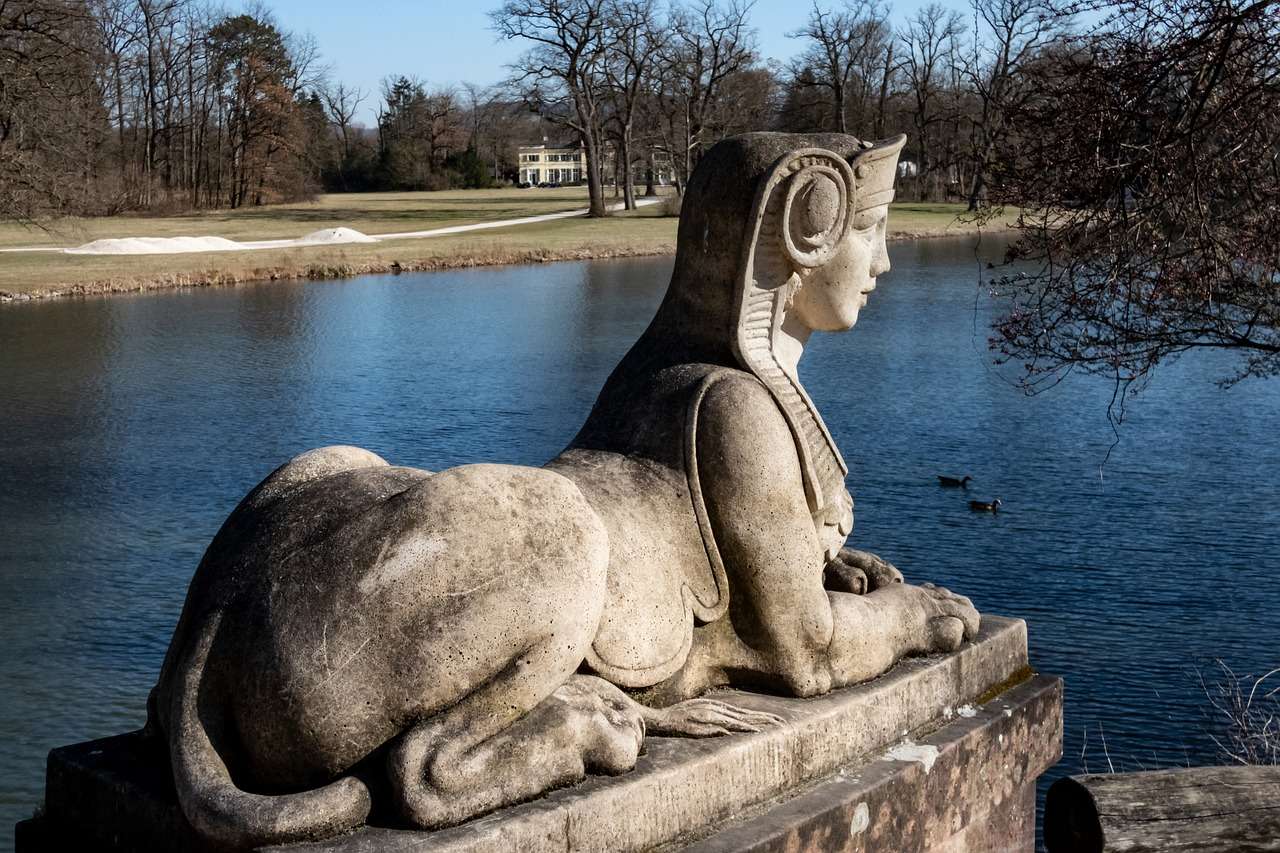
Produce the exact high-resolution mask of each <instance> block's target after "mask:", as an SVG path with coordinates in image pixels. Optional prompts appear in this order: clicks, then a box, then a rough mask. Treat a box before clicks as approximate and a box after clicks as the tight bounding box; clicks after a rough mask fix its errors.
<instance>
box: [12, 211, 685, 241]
mask: <svg viewBox="0 0 1280 853" xmlns="http://www.w3.org/2000/svg"><path fill="white" fill-rule="evenodd" d="M660 201H662V199H660V198H639V199H636V206H637V207H644V206H647V205H650V204H657V203H658V202H660ZM623 207H624V205H623V204H622V203H621V202H619V203H617V204H612V205H609V209H610V210H622V209H623ZM589 212H590V211H589V210H588V209H587V208H585V207H584V208H582V209H580V210H564V211H561V212H559V213H543V214H540V215H538V216H523V217H520V218H518V219H499V220H497V221H494V222H473V223H471V224H470V225H449V226H446V227H443V228H429V229H427V230H425V231H399V232H395V233H391V234H368V235H365V234H361V233H360V232H358V231H354V230H352V229H342V230H343V231H345V232H347V233H348V234H349V235H350V236H349V237H339V238H336V239H316V238H315V237H299V238H296V239H289V240H246V241H236V240H227V239H224V238H221V237H215V238H202V237H124V238H119V239H103V240H94V241H93V242H92V243H86V244H84V245H83V246H71V247H56V246H55V247H46V246H20V247H18V248H13V249H0V252H59V253H62V254H72V255H173V254H184V253H188V252H243V251H254V250H257V249H288V248H300V247H307V246H339V245H343V244H347V243H380V242H382V241H383V240H411V239H419V238H422V237H441V236H444V235H446V234H463V233H466V232H468V231H482V230H484V229H487V228H506V227H508V226H510V225H528V224H531V223H534V222H550V221H551V220H553V219H570V218H573V217H575V216H586V215H587V214H588V213H589ZM326 230H330V229H326ZM316 233H317V234H319V233H322V232H316ZM206 240H207V241H208V242H202V241H206Z"/></svg>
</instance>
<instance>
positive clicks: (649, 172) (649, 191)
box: [644, 149, 658, 198]
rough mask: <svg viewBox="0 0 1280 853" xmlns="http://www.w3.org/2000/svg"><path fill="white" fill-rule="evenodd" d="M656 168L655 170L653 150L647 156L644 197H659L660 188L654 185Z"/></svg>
mask: <svg viewBox="0 0 1280 853" xmlns="http://www.w3.org/2000/svg"><path fill="white" fill-rule="evenodd" d="M654 180H655V177H654V168H653V149H650V150H649V153H648V154H647V155H646V156H645V169H644V197H645V198H654V197H656V196H657V195H658V188H657V186H655V185H654Z"/></svg>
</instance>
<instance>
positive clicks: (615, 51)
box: [604, 0, 660, 210]
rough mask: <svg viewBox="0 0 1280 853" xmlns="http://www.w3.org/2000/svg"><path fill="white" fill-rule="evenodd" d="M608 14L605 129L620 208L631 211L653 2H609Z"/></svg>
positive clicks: (653, 54) (650, 58)
mask: <svg viewBox="0 0 1280 853" xmlns="http://www.w3.org/2000/svg"><path fill="white" fill-rule="evenodd" d="M608 13H609V31H610V39H609V45H608V47H609V51H608V54H607V56H606V61H605V63H604V69H605V75H606V79H607V80H608V83H609V97H610V101H611V104H610V106H611V109H610V111H609V117H608V120H607V123H606V127H607V128H608V129H609V130H610V131H611V135H612V137H613V138H614V141H615V149H616V151H617V162H618V163H619V165H620V168H621V172H622V175H621V177H622V190H623V199H624V205H625V206H626V209H627V210H635V207H636V188H635V180H634V171H633V168H634V164H635V148H634V134H635V124H636V118H637V115H638V113H639V109H640V103H641V100H642V99H643V98H644V97H645V95H646V92H647V89H648V86H649V83H650V79H651V77H652V75H653V66H654V63H655V61H656V58H657V49H658V45H659V43H660V41H659V38H660V37H659V31H658V25H657V21H656V19H655V11H654V2H653V0H612V2H611V3H610V5H609V9H608ZM650 174H652V166H650ZM650 181H652V178H650Z"/></svg>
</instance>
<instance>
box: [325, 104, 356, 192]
mask: <svg viewBox="0 0 1280 853" xmlns="http://www.w3.org/2000/svg"><path fill="white" fill-rule="evenodd" d="M320 97H321V98H322V99H323V100H324V107H325V112H326V113H327V114H328V116H329V122H330V123H331V124H332V125H333V127H334V130H335V131H336V132H337V135H338V163H337V167H338V180H339V181H340V183H341V185H342V188H343V189H347V172H348V170H349V169H350V167H351V164H352V161H353V160H354V157H353V153H354V146H355V138H356V136H355V135H356V127H355V118H356V114H357V113H358V112H359V110H360V105H361V104H362V103H364V100H365V98H366V97H368V94H367V93H366V92H364V91H363V90H362V89H360V88H359V87H352V86H347V85H346V84H344V83H333V84H330V85H328V86H324V87H322V88H321V89H320Z"/></svg>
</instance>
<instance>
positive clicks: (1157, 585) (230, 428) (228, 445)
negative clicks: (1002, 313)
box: [0, 241, 1280, 845]
mask: <svg viewBox="0 0 1280 853" xmlns="http://www.w3.org/2000/svg"><path fill="white" fill-rule="evenodd" d="M890 254H891V257H892V261H893V265H894V270H893V272H892V273H891V274H890V275H889V276H887V277H886V278H885V279H883V280H882V282H881V287H880V289H879V290H877V292H876V293H875V294H874V295H873V296H872V300H871V304H870V306H868V308H867V309H866V310H865V311H864V312H863V315H862V319H861V321H860V323H859V325H858V328H857V330H856V331H855V332H854V333H853V334H851V335H844V336H832V335H823V336H818V337H817V338H816V339H815V340H814V342H813V343H812V344H811V349H810V352H809V353H808V354H807V355H806V360H805V363H804V364H803V365H802V374H803V376H804V378H805V381H806V383H807V385H808V388H809V390H810V393H811V394H812V395H813V397H814V398H815V399H816V400H817V402H818V405H819V407H820V408H821V409H822V411H823V413H824V416H825V417H826V419H827V422H828V425H829V426H830V428H831V431H832V433H833V434H834V436H835V438H836V441H837V442H838V443H839V445H840V447H841V448H842V450H843V451H844V455H845V457H846V459H847V460H848V461H849V463H850V466H851V469H852V471H851V479H850V482H851V483H852V490H853V492H854V493H855V496H856V498H857V501H858V517H857V523H856V527H855V531H854V541H855V542H856V543H857V544H858V545H859V546H861V547H865V548H868V549H871V550H875V551H878V552H879V553H881V554H883V555H884V556H886V557H887V558H889V559H890V560H892V561H894V562H896V563H897V564H898V565H899V566H900V567H902V568H903V570H904V571H905V572H906V573H907V575H908V578H913V579H930V580H935V581H938V582H941V583H944V584H946V585H948V586H952V587H954V588H956V589H958V590H961V591H963V592H965V593H966V594H969V595H971V596H972V597H973V598H974V600H975V602H976V603H977V604H978V606H979V608H980V609H984V610H988V611H990V612H996V613H1004V614H1010V615H1017V616H1022V617H1025V618H1026V619H1027V620H1028V621H1029V623H1030V626H1031V641H1032V655H1033V658H1034V662H1035V664H1036V665H1037V666H1038V667H1039V668H1041V669H1043V670H1044V671H1047V672H1051V673H1057V674H1061V675H1064V676H1066V678H1067V702H1068V706H1067V746H1066V754H1067V759H1066V761H1065V762H1064V764H1063V766H1061V767H1060V768H1059V769H1058V770H1057V771H1055V773H1061V772H1066V771H1068V770H1074V769H1076V768H1077V767H1080V766H1082V764H1083V763H1084V762H1087V763H1088V764H1089V766H1091V767H1093V768H1094V769H1097V768H1098V767H1100V766H1104V765H1105V762H1106V758H1105V757H1104V756H1103V754H1102V747H1101V742H1102V739H1103V738H1104V737H1105V740H1106V743H1107V751H1108V753H1109V754H1110V758H1111V760H1112V761H1113V762H1114V763H1115V764H1116V766H1117V769H1121V768H1124V769H1139V768H1141V767H1155V766H1160V765H1169V764H1183V763H1186V762H1188V761H1190V762H1206V761H1210V760H1212V759H1213V758H1214V753H1213V744H1212V742H1211V740H1210V738H1209V734H1208V732H1207V730H1206V720H1205V718H1204V716H1203V710H1202V709H1203V708H1204V704H1205V703H1204V701H1203V697H1202V696H1201V691H1200V687H1199V684H1198V682H1197V680H1196V676H1195V668H1196V667H1197V666H1201V665H1203V664H1204V663H1205V662H1206V660H1208V659H1209V658H1211V657H1213V656H1219V657H1222V658H1224V659H1226V660H1227V661H1228V662H1230V663H1231V665H1232V666H1233V667H1235V669H1236V670H1237V671H1240V672H1250V671H1251V672H1262V671H1265V670H1267V669H1270V668H1271V667H1274V666H1276V665H1280V632H1277V630H1276V614H1277V613H1280V584H1277V583H1276V582H1275V577H1276V576H1277V574H1280V556H1278V555H1277V549H1276V548H1275V536H1274V533H1273V531H1274V530H1275V529H1276V525H1277V522H1280V444H1278V443H1277V442H1276V440H1275V427H1276V424H1277V423H1278V422H1280V420H1278V419H1277V415H1278V414H1280V384H1277V383H1274V382H1273V383H1269V384H1268V383H1266V382H1254V383H1246V384H1244V385H1241V386H1239V387H1237V388H1235V389H1233V390H1230V391H1221V390H1218V389H1217V388H1216V387H1214V385H1213V384H1212V380H1213V379H1215V378H1218V377H1219V376H1221V375H1222V374H1223V373H1224V372H1225V371H1226V370H1227V368H1226V367H1225V366H1224V363H1223V362H1215V361H1214V360H1212V359H1210V358H1186V359H1184V360H1183V361H1182V362H1180V363H1178V364H1175V365H1173V366H1172V367H1171V368H1170V369H1168V370H1166V371H1165V372H1164V373H1163V374H1162V375H1161V376H1160V377H1159V378H1158V380H1157V384H1156V385H1155V386H1154V387H1153V388H1152V389H1151V390H1150V391H1149V392H1148V393H1147V394H1146V395H1145V396H1144V397H1142V398H1140V399H1139V400H1138V401H1137V402H1136V403H1134V404H1133V405H1132V407H1131V410H1130V411H1131V416H1130V421H1129V423H1128V424H1127V425H1126V426H1125V427H1124V428H1123V430H1122V433H1121V441H1120V444H1119V445H1118V446H1117V447H1116V448H1115V450H1114V452H1113V453H1112V455H1111V458H1110V461H1108V462H1107V464H1106V466H1105V468H1103V469H1102V470H1101V471H1100V470H1099V465H1100V463H1101V462H1102V460H1103V458H1104V456H1105V454H1106V452H1107V448H1108V446H1109V445H1110V443H1111V442H1112V438H1113V437H1112V433H1111V431H1110V428H1109V427H1108V426H1107V423H1106V418H1105V408H1106V403H1107V400H1108V397H1109V390H1108V389H1107V388H1105V387H1103V386H1102V385H1101V384H1098V383H1091V382H1088V381H1071V382H1068V383H1067V384H1066V385H1064V386H1062V387H1060V388H1058V389H1057V390H1056V391H1055V392H1053V393H1051V394H1049V395H1046V396H1043V397H1037V398H1031V399H1028V398H1025V397H1023V396H1022V395H1021V394H1020V393H1019V392H1018V391H1017V390H1016V389H1014V388H1013V387H1011V386H1010V385H1009V384H1008V383H1007V382H1005V381H1004V380H1003V379H1002V378H1001V376H1000V375H999V374H998V373H997V372H996V371H995V370H994V369H993V368H992V367H991V366H990V356H989V354H988V353H987V352H986V351H985V348H984V347H985V338H986V319H987V311H988V306H987V305H986V302H985V299H984V298H983V297H982V291H981V289H980V288H979V287H978V285H977V284H976V282H977V276H978V274H979V271H980V269H981V266H982V265H981V264H980V263H979V261H978V260H977V259H976V258H975V256H974V252H973V250H972V249H971V248H970V247H968V246H967V245H965V244H963V243H960V242H951V241H944V242H919V243H899V244H895V245H893V246H892V247H891V252H890ZM669 270H670V261H669V260H643V261H610V262H596V263H574V264H554V265H547V266H538V267H521V268H505V269H494V270H477V271H462V272H447V273H429V274H419V275H402V276H399V277H386V276H378V277H367V278H361V279H353V280H349V281H343V282H334V283H327V284H323V285H304V284H280V283H277V284H270V285H263V286H254V287H243V288H237V289H232V290H207V291H193V292H184V293H172V294H164V295H152V296H145V297H136V298H135V297H113V298H109V299H102V300H87V301H67V302H58V303H50V304H43V305H24V306H21V307H14V308H9V309H5V310H0V436H3V441H2V443H0V648H3V649H4V654H3V656H0V824H3V825H4V826H10V825H11V824H12V823H13V821H15V820H18V819H20V818H21V817H24V816H26V815H27V814H29V813H30V809H31V807H32V806H33V805H34V804H35V803H36V802H37V801H38V800H39V797H40V792H41V790H42V776H43V760H44V754H45V752H46V751H47V750H48V749H49V748H50V747H52V746H56V745H58V744H62V743H68V742H72V741H77V740H83V739H86V738H90V737H97V736H102V735H107V734H112V733H115V732H118V731H121V730H124V729H127V728H130V727H133V726H136V725H138V724H139V723H141V721H142V719H143V714H144V711H143V709H144V704H145V700H146V694H147V690H148V689H149V688H150V686H151V683H152V680H153V679H154V677H155V674H156V672H157V670H158V668H159V665H160V660H161V658H162V656H163V653H164V649H165V644H166V642H167V641H168V638H169V634H170V632H171V631H172V628H173V624H174V622H175V620H176V619H177V615H178V610H179V608H180V606H181V603H182V597H183V595H184V593H185V589H186V583H187V581H188V579H189V578H190V575H191V573H192V571H193V570H194V568H195V565H196V563H197V561H198V560H199V558H200V554H201V552H202V550H203V548H204V546H205V545H206V544H207V543H208V541H209V539H210V538H211V537H212V536H213V533H214V532H215V531H216V529H217V527H218V525H219V524H220V523H221V521H222V520H223V518H224V517H225V516H226V514H227V513H228V512H229V511H230V510H231V508H232V507H233V506H234V504H235V503H236V501H237V500H238V499H239V498H240V497H241V496H242V495H243V494H244V493H245V492H246V491H247V490H248V489H249V488H250V487H252V486H253V485H254V484H255V483H256V482H257V481H258V480H260V479H261V478H262V477H263V476H264V475H265V474H266V473H267V472H269V471H270V470H271V469H272V468H274V467H275V466H276V465H278V464H279V463H280V462H282V461H283V460H285V459H287V458H289V457H290V456H292V455H294V454H296V453H298V452H300V451H302V450H306V449H308V448H312V447H317V446H320V445H325V444H336V443H347V444H358V445H361V446H364V447H368V448H370V449H372V450H374V451H376V452H378V453H380V454H382V455H384V456H385V457H387V458H388V459H389V460H391V461H392V462H394V463H401V464H411V465H417V466H421V467H425V468H431V469H439V468H443V467H447V466H450V465H456V464H459V463H462V462H472V461H477V460H494V461H502V462H514V463H525V464H539V463H541V462H543V461H545V460H546V459H548V458H549V457H551V456H553V455H554V454H555V453H557V452H558V451H559V450H560V449H561V447H563V445H564V444H565V443H566V442H567V441H568V440H569V439H570V438H571V437H572V435H573V434H574V432H575V431H576V430H577V427H578V426H579V424H580V423H581V421H582V419H583V417H584V416H585V415H586V412H587V410H588V409H589V408H590V405H591V402H592V400H593V398H594V395H595V392H596V390H597V389H598V388H599V387H600V385H601V384H602V383H603V381H604V379H605V377H606V375H607V374H608V372H609V371H610V370H611V369H612V367H613V365H614V363H615V362H616V361H617V359H618V358H619V356H620V355H621V354H622V353H623V352H624V351H625V350H626V348H627V347H628V346H629V345H630V343H631V342H632V341H633V340H634V339H635V338H636V337H637V336H638V335H639V333H640V332H641V330H642V329H643V328H644V326H645V324H646V323H647V322H648V319H649V317H650V316H651V314H652V312H653V309H654V308H655V307H656V305H657V303H658V301H659V299H660V298H661V294H662V290H663V287H664V286H665V283H666V277H667V275H668V274H669ZM937 473H952V474H956V475H960V474H965V473H968V474H972V475H973V476H974V477H975V482H974V484H973V487H972V490H971V491H972V493H973V496H979V497H982V498H984V499H990V498H992V497H995V496H997V495H998V496H999V497H1001V498H1002V499H1003V500H1004V504H1005V510H1006V511H1005V512H1002V513H1001V514H1000V515H999V516H997V517H990V516H981V515H976V514H972V513H970V512H969V511H968V509H967V507H966V503H965V500H966V498H965V495H964V494H963V493H959V492H956V491H951V490H942V489H939V488H938V487H937V485H936V481H935V480H934V475H935V474H937ZM1086 730H1088V732H1089V734H1088V740H1087V743H1088V746H1087V751H1086V753H1085V756H1084V760H1083V762H1082V758H1081V752H1082V749H1085V737H1084V734H1085V731H1086ZM0 839H2V840H0V845H11V844H12V836H11V834H10V833H9V832H8V830H5V831H4V832H3V833H2V834H0Z"/></svg>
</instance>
